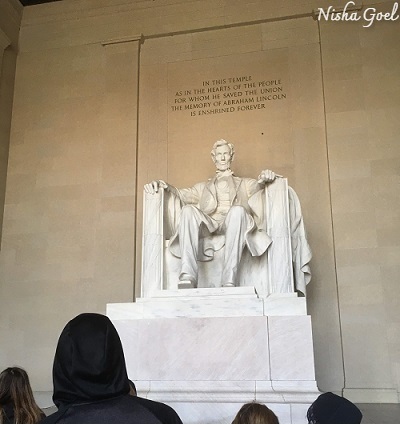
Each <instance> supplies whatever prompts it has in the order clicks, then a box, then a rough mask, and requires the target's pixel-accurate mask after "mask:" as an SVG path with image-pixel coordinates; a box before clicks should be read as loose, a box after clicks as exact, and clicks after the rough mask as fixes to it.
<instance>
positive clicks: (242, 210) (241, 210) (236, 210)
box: [229, 205, 247, 217]
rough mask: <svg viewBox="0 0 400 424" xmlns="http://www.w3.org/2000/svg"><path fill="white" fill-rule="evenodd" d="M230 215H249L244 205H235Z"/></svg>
mask: <svg viewBox="0 0 400 424" xmlns="http://www.w3.org/2000/svg"><path fill="white" fill-rule="evenodd" d="M229 215H231V216H235V217H243V216H246V215H247V211H246V209H245V208H244V207H243V206H240V205H234V206H232V207H231V208H230V210H229Z"/></svg>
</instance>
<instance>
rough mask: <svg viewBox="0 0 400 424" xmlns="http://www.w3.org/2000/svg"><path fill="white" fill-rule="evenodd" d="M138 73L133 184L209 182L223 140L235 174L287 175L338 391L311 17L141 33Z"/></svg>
mask: <svg viewBox="0 0 400 424" xmlns="http://www.w3.org/2000/svg"><path fill="white" fill-rule="evenodd" d="M140 77H141V78H140V93H141V94H140V98H139V118H140V119H139V162H138V164H139V168H138V181H139V186H142V185H143V184H144V183H145V182H148V181H150V180H153V179H164V180H166V181H168V182H170V183H171V184H174V185H176V186H179V187H188V186H191V185H193V184H194V183H196V182H199V181H205V180H207V179H208V178H209V177H210V176H212V175H213V173H214V166H213V164H212V161H211V159H210V150H211V147H212V144H213V143H214V142H215V141H216V140H217V139H220V138H226V139H227V140H229V141H232V142H233V143H234V144H235V150H236V157H235V161H234V163H233V169H234V170H235V172H236V174H237V175H240V176H250V177H254V178H256V177H257V175H258V173H259V172H260V171H261V170H262V169H266V168H269V169H273V170H274V171H275V172H277V173H279V174H282V175H284V176H286V177H288V178H289V183H290V184H291V185H292V186H293V187H294V188H295V189H296V191H297V193H298V194H299V197H300V199H301V201H302V208H303V213H304V216H305V220H306V225H307V228H308V232H309V239H310V243H311V245H312V246H313V250H314V259H313V273H314V277H313V282H312V284H311V285H310V292H309V304H310V305H309V307H310V311H311V312H312V313H313V314H314V313H315V314H316V315H319V314H320V313H323V316H324V318H320V319H318V320H317V319H316V320H314V324H313V325H314V335H315V351H316V363H317V381H318V383H319V384H320V387H321V388H322V389H325V390H327V389H329V390H334V391H340V390H341V389H340V388H341V387H342V385H343V380H342V375H341V370H342V364H341V350H340V349H341V346H340V338H339V323H338V316H337V304H336V300H335V299H336V286H335V274H334V262H333V242H332V234H331V217H330V206H329V203H330V200H329V184H328V173H327V162H326V158H327V153H326V141H325V121H324V115H323V97H322V82H321V70H320V53H319V46H318V27H317V24H316V22H315V21H314V20H313V19H312V18H304V19H293V20H288V21H285V22H275V23H265V24H262V25H252V26H244V27H240V28H231V29H223V30H215V31H208V32H201V33H198V34H192V35H190V36H188V35H180V36H175V37H171V38H168V39H164V38H161V39H154V40H145V42H144V44H143V46H142V49H141V70H140ZM154 116H156V117H157V119H156V122H155V120H154ZM315 175H318V178H315ZM140 233H141V231H140V230H138V232H137V234H138V236H139V234H140ZM138 241H139V240H138ZM139 256H140V255H138V258H137V261H138V262H137V263H140V261H139ZM328 323H329V324H328ZM328 339H329V340H330V341H331V344H330V345H329V343H327V340H328ZM328 345H329V346H330V347H329V348H328ZM327 363H329V366H327V365H326V364H327Z"/></svg>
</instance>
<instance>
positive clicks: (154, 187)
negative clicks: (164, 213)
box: [151, 181, 158, 193]
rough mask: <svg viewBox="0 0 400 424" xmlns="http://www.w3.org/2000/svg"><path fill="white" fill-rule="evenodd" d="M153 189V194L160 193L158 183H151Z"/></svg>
mask: <svg viewBox="0 0 400 424" xmlns="http://www.w3.org/2000/svg"><path fill="white" fill-rule="evenodd" d="M151 185H152V188H153V193H157V192H158V181H153V182H152V183H151Z"/></svg>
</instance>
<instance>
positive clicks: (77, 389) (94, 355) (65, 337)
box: [53, 313, 129, 407]
mask: <svg viewBox="0 0 400 424" xmlns="http://www.w3.org/2000/svg"><path fill="white" fill-rule="evenodd" d="M53 384H54V394H53V401H54V403H55V404H56V405H57V406H58V407H60V406H61V405H68V404H76V403H86V402H93V401H99V400H104V399H110V398H114V397H117V396H120V395H124V394H127V393H128V392H129V380H128V375H127V372H126V366H125V357H124V353H123V350H122V345H121V340H120V338H119V336H118V333H117V331H116V329H115V327H114V325H113V324H112V322H111V321H110V320H109V318H107V317H106V316H104V315H100V314H92V313H85V314H81V315H78V316H77V317H76V318H74V319H73V320H71V321H70V322H69V323H68V324H67V325H66V326H65V328H64V330H63V331H62V333H61V335H60V338H59V340H58V345H57V350H56V354H55V357H54V364H53Z"/></svg>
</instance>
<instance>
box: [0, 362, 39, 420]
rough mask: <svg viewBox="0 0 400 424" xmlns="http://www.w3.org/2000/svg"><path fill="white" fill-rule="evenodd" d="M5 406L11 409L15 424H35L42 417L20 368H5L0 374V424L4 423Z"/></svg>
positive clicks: (25, 375) (27, 379)
mask: <svg viewBox="0 0 400 424" xmlns="http://www.w3.org/2000/svg"><path fill="white" fill-rule="evenodd" d="M5 405H10V406H12V407H13V409H14V417H15V424H36V423H38V422H39V421H40V420H41V419H42V417H43V413H42V411H41V410H40V408H39V407H38V406H37V404H36V402H35V399H34V397H33V393H32V389H31V385H30V383H29V377H28V374H27V373H26V371H25V370H23V369H22V368H18V367H10V368H6V369H5V370H4V371H3V372H2V373H1V374H0V424H3V423H5V422H6V421H5V417H6V415H5V411H4V406H5Z"/></svg>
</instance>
